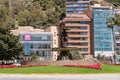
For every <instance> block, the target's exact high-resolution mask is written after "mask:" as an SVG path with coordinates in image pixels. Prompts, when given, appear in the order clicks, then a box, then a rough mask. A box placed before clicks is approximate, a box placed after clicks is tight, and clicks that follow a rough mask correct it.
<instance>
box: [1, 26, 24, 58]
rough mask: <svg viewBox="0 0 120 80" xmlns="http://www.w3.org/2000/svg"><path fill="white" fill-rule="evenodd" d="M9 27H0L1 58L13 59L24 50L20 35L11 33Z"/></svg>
mask: <svg viewBox="0 0 120 80" xmlns="http://www.w3.org/2000/svg"><path fill="white" fill-rule="evenodd" d="M9 30H10V29H9V28H8V27H5V26H2V27H0V60H11V59H13V58H14V57H15V56H18V55H19V54H20V52H21V51H22V50H23V46H22V45H21V44H20V43H19V37H17V36H14V35H12V34H11V33H10V31H9Z"/></svg>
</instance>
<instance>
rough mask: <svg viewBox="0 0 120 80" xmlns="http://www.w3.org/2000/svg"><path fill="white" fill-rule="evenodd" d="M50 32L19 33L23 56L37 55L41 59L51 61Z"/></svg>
mask: <svg viewBox="0 0 120 80" xmlns="http://www.w3.org/2000/svg"><path fill="white" fill-rule="evenodd" d="M51 36H52V34H51V33H50V32H26V33H25V32H22V33H20V42H21V43H22V44H23V45H24V50H23V55H24V56H30V55H37V56H40V57H42V58H43V59H46V60H47V59H51V57H52V54H51V47H52V41H51Z"/></svg>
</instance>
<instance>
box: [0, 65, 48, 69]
mask: <svg viewBox="0 0 120 80" xmlns="http://www.w3.org/2000/svg"><path fill="white" fill-rule="evenodd" d="M32 66H47V65H20V66H16V65H0V68H20V67H32Z"/></svg>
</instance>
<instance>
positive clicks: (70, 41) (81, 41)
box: [67, 40, 90, 43]
mask: <svg viewBox="0 0 120 80" xmlns="http://www.w3.org/2000/svg"><path fill="white" fill-rule="evenodd" d="M84 42H87V43H90V42H89V41H88V40H68V41H67V43H84Z"/></svg>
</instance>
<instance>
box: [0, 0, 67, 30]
mask: <svg viewBox="0 0 120 80" xmlns="http://www.w3.org/2000/svg"><path fill="white" fill-rule="evenodd" d="M64 12H65V0H0V24H2V25H7V26H10V27H11V28H14V26H15V25H16V27H17V26H18V25H20V26H28V25H29V26H33V27H35V28H45V27H48V26H50V25H57V23H58V20H59V18H60V16H61V14H63V13H64Z"/></svg>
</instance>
